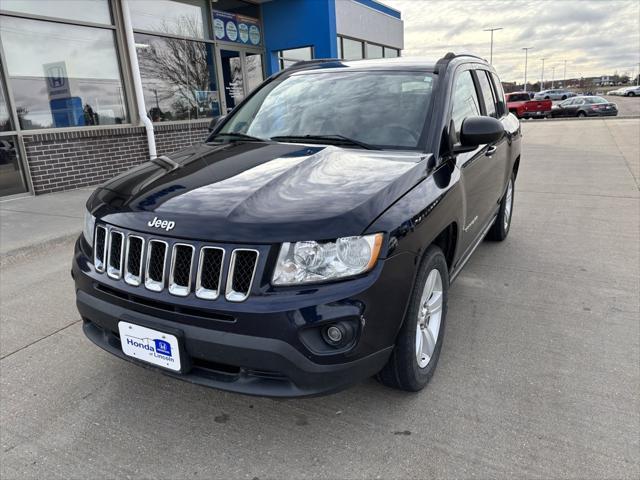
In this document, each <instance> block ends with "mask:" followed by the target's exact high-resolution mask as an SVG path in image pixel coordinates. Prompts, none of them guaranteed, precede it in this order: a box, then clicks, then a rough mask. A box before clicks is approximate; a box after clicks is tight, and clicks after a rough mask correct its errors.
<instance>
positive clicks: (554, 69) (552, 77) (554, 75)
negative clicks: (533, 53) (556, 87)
mask: <svg viewBox="0 0 640 480" xmlns="http://www.w3.org/2000/svg"><path fill="white" fill-rule="evenodd" d="M554 78H556V67H553V68H551V89H552V90H553V79H554Z"/></svg>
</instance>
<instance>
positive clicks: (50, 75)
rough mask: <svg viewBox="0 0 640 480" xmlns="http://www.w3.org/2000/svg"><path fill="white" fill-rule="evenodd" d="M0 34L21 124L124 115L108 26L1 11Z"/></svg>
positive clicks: (106, 121)
mask: <svg viewBox="0 0 640 480" xmlns="http://www.w3.org/2000/svg"><path fill="white" fill-rule="evenodd" d="M0 37H1V39H2V43H3V46H4V52H5V55H6V62H7V70H8V72H9V78H8V83H9V85H10V87H11V88H12V91H13V98H14V100H15V107H16V111H17V114H18V118H19V121H20V126H21V127H22V128H23V129H38V128H52V127H76V126H89V125H112V124H117V123H123V122H126V121H127V114H126V109H125V101H124V93H123V88H122V82H121V79H120V72H119V68H118V58H117V55H116V49H115V42H114V34H113V32H112V31H111V30H106V29H104V30H103V29H100V28H93V27H80V26H74V25H63V24H58V23H52V22H43V21H39V20H27V19H22V18H14V17H4V16H3V17H2V21H1V22H0ZM43 39H46V46H44V45H43Z"/></svg>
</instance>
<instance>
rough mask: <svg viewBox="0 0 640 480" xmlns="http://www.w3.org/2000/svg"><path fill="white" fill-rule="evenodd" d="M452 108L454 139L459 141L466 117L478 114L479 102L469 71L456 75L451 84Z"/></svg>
mask: <svg viewBox="0 0 640 480" xmlns="http://www.w3.org/2000/svg"><path fill="white" fill-rule="evenodd" d="M452 103H453V108H452V110H451V120H453V128H454V129H455V132H456V141H458V142H459V141H460V128H461V127H462V122H463V121H464V119H465V118H467V117H473V116H479V115H480V102H479V101H478V95H477V93H476V87H475V85H474V83H473V77H472V76H471V71H470V70H466V71H464V72H462V73H460V74H459V75H458V77H457V78H456V81H455V83H454V85H453V99H452Z"/></svg>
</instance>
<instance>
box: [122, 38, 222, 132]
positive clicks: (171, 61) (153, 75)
mask: <svg viewBox="0 0 640 480" xmlns="http://www.w3.org/2000/svg"><path fill="white" fill-rule="evenodd" d="M135 41H136V51H137V53H138V63H139V65H140V76H141V77H142V86H143V93H144V98H145V104H146V105H147V109H148V112H147V114H148V115H149V118H151V120H153V121H154V122H161V121H171V120H188V119H197V118H203V117H210V116H217V115H220V106H219V104H218V92H217V87H216V75H215V60H214V58H215V56H214V49H213V45H211V44H208V43H204V42H194V41H190V40H183V39H178V38H168V37H156V36H153V35H145V34H140V33H137V34H135Z"/></svg>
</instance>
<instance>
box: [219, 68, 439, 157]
mask: <svg viewBox="0 0 640 480" xmlns="http://www.w3.org/2000/svg"><path fill="white" fill-rule="evenodd" d="M432 89H433V76H432V75H431V74H426V73H417V72H406V73H405V72H398V73H390V72H344V73H317V72H313V73H311V72H310V73H304V74H295V75H291V76H288V77H285V78H282V79H280V80H277V81H273V82H271V83H269V84H267V85H265V86H264V87H262V88H261V90H259V91H258V93H257V94H255V95H254V96H253V97H252V98H251V99H250V100H249V101H248V102H247V103H246V104H244V105H243V106H242V108H240V109H239V110H238V111H237V112H236V113H235V114H234V115H233V116H232V117H231V119H230V120H229V121H228V122H227V123H226V124H225V126H224V127H223V129H222V130H221V132H223V133H228V132H240V133H246V134H248V135H253V136H256V137H260V138H263V139H268V138H271V137H274V136H291V135H295V136H302V135H336V134H337V135H344V136H347V137H350V138H353V139H355V140H358V141H361V142H365V143H369V144H372V145H378V146H380V147H389V148H395V147H399V148H416V147H417V146H418V141H419V138H420V135H421V133H422V130H423V128H424V124H425V120H426V116H427V111H428V109H429V103H430V100H431V92H432Z"/></svg>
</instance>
